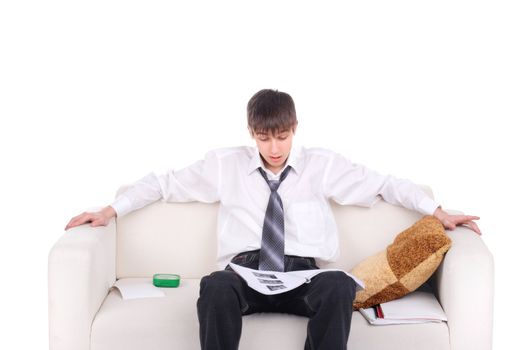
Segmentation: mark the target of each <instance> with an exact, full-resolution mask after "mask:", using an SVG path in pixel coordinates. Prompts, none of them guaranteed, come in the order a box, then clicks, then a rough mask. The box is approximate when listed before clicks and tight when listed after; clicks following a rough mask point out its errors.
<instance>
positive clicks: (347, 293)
mask: <svg viewBox="0 0 525 350" xmlns="http://www.w3.org/2000/svg"><path fill="white" fill-rule="evenodd" d="M318 276H319V277H320V278H321V280H322V281H320V282H321V283H322V285H323V287H322V288H323V289H324V290H325V292H326V293H327V294H329V295H330V296H331V297H332V298H336V299H338V300H346V301H350V302H352V301H353V300H354V299H355V293H356V283H355V282H354V280H353V279H352V278H351V277H350V276H348V275H347V274H346V273H344V272H343V271H327V272H323V273H321V274H319V275H318Z"/></svg>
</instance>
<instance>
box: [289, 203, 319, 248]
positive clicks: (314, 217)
mask: <svg viewBox="0 0 525 350" xmlns="http://www.w3.org/2000/svg"><path fill="white" fill-rule="evenodd" d="M290 211H291V214H292V218H293V220H294V223H295V227H296V229H297V237H298V238H299V242H300V243H302V244H308V245H314V244H321V243H322V242H323V241H324V237H325V229H326V227H325V220H324V215H323V209H322V208H321V205H320V204H319V203H318V202H300V203H295V204H292V205H291V206H290Z"/></svg>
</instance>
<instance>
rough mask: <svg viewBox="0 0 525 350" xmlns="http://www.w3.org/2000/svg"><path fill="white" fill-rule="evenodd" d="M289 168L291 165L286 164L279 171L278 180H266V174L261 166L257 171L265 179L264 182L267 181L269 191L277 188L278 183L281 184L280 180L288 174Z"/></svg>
mask: <svg viewBox="0 0 525 350" xmlns="http://www.w3.org/2000/svg"><path fill="white" fill-rule="evenodd" d="M290 169H291V167H290V166H287V167H286V168H285V169H284V170H283V172H282V173H281V176H280V178H279V180H268V176H267V175H266V172H265V171H264V170H263V169H262V168H259V172H260V173H261V175H262V177H263V178H264V180H266V183H268V186H269V187H270V191H272V192H275V191H277V189H278V188H279V185H281V182H283V181H284V179H286V176H288V173H289V172H290Z"/></svg>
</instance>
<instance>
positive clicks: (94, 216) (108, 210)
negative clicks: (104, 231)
mask: <svg viewBox="0 0 525 350" xmlns="http://www.w3.org/2000/svg"><path fill="white" fill-rule="evenodd" d="M115 216H117V213H116V212H115V209H113V208H112V207H111V206H109V205H108V206H107V207H105V208H104V209H102V210H100V211H97V212H94V213H88V212H84V213H82V214H80V215H77V216H75V217H74V218H72V219H71V220H70V221H69V223H68V224H67V225H66V228H65V229H66V230H68V229H70V228H72V227H75V226H79V225H83V224H85V223H88V222H90V223H91V226H92V227H95V226H107V224H108V223H109V220H111V218H113V217H115Z"/></svg>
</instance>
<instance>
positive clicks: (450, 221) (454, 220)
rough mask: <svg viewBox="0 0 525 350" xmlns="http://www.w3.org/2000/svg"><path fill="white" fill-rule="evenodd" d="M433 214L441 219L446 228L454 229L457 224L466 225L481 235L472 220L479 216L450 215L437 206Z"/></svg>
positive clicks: (477, 218)
mask: <svg viewBox="0 0 525 350" xmlns="http://www.w3.org/2000/svg"><path fill="white" fill-rule="evenodd" d="M434 216H435V217H436V218H437V219H438V220H439V221H441V223H442V224H443V226H445V228H446V229H447V230H454V229H455V228H456V227H457V226H466V227H468V228H469V229H471V230H472V231H474V232H476V233H477V234H478V235H481V231H480V229H479V227H478V225H477V224H476V223H475V222H474V220H479V216H472V215H450V214H448V213H447V212H446V211H444V210H443V209H441V208H437V209H436V211H434Z"/></svg>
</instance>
